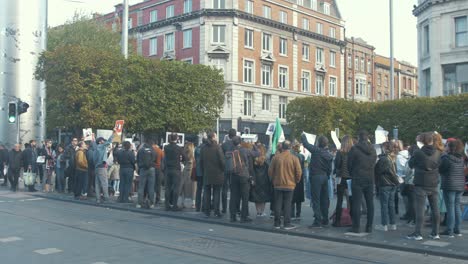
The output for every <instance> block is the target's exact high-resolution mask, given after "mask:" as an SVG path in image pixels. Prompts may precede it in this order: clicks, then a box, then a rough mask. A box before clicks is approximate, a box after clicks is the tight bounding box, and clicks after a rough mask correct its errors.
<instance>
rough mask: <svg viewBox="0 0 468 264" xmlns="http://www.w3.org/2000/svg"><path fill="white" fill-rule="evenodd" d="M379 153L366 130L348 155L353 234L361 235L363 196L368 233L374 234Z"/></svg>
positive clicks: (362, 131)
mask: <svg viewBox="0 0 468 264" xmlns="http://www.w3.org/2000/svg"><path fill="white" fill-rule="evenodd" d="M376 160H377V153H376V151H375V148H374V146H373V145H372V144H371V143H370V142H369V134H368V133H367V131H365V130H361V131H360V132H359V142H358V143H357V144H356V145H354V146H353V147H352V148H351V150H350V151H349V153H348V171H349V174H350V176H351V193H352V198H351V199H352V202H351V204H352V207H351V215H352V220H353V227H352V228H351V232H353V233H360V232H361V230H360V226H361V202H362V196H364V199H365V201H366V207H367V224H366V233H371V232H372V225H373V222H374V178H375V174H374V170H375V163H376Z"/></svg>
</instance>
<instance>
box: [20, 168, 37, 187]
mask: <svg viewBox="0 0 468 264" xmlns="http://www.w3.org/2000/svg"><path fill="white" fill-rule="evenodd" d="M23 180H24V185H34V182H35V180H36V174H35V173H32V172H31V170H27V171H26V172H24V173H23Z"/></svg>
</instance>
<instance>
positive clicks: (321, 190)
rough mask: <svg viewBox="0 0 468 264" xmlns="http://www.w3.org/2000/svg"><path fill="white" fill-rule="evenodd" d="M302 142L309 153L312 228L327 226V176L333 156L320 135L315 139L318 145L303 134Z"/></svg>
mask: <svg viewBox="0 0 468 264" xmlns="http://www.w3.org/2000/svg"><path fill="white" fill-rule="evenodd" d="M301 139H302V144H303V145H304V148H306V149H307V150H308V151H309V152H310V154H311V158H310V165H309V177H310V186H311V187H310V189H311V192H312V207H313V209H314V223H313V224H312V225H311V226H310V227H312V228H315V227H317V228H320V227H322V226H328V207H329V205H330V198H329V196H328V178H329V177H330V175H331V173H332V162H333V156H332V154H331V153H330V152H329V151H328V139H327V138H326V137H324V136H320V137H318V139H317V144H318V146H314V145H312V144H313V143H314V142H308V141H307V138H306V136H305V134H302V136H301Z"/></svg>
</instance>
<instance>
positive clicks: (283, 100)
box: [278, 96, 288, 119]
mask: <svg viewBox="0 0 468 264" xmlns="http://www.w3.org/2000/svg"><path fill="white" fill-rule="evenodd" d="M287 104H288V98H287V97H284V96H280V98H279V112H278V113H279V114H278V117H279V118H283V119H284V118H286V106H287Z"/></svg>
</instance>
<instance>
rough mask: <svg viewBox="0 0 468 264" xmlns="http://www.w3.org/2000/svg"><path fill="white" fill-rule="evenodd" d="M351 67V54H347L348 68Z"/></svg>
mask: <svg viewBox="0 0 468 264" xmlns="http://www.w3.org/2000/svg"><path fill="white" fill-rule="evenodd" d="M352 67H353V59H351V54H348V68H350V69H351V68H352Z"/></svg>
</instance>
